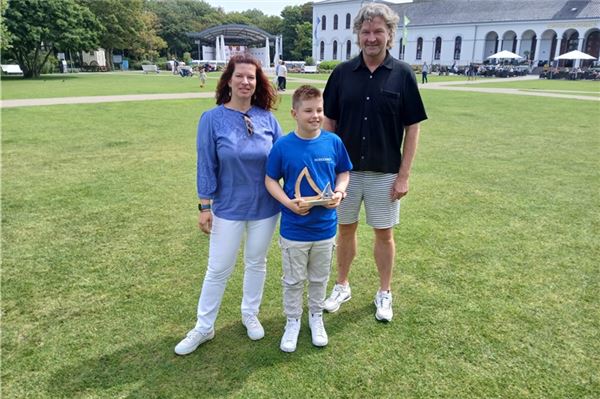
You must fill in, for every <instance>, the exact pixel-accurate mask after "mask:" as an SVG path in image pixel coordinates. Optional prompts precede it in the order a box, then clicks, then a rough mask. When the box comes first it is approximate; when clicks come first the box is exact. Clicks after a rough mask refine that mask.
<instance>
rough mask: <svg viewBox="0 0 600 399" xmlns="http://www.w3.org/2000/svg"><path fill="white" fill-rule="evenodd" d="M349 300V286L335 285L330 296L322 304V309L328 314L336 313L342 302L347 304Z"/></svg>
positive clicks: (350, 293) (350, 295)
mask: <svg viewBox="0 0 600 399" xmlns="http://www.w3.org/2000/svg"><path fill="white" fill-rule="evenodd" d="M351 298H352V290H351V289H350V284H347V285H341V284H335V285H334V286H333V290H331V295H330V296H329V298H327V300H326V301H325V303H324V304H323V308H324V309H325V310H326V311H328V312H329V313H334V312H337V311H338V309H339V308H340V305H341V304H342V303H344V302H348V301H349V300H350V299H351Z"/></svg>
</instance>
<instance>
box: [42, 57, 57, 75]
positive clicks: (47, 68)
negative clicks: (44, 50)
mask: <svg viewBox="0 0 600 399" xmlns="http://www.w3.org/2000/svg"><path fill="white" fill-rule="evenodd" d="M55 72H58V59H57V58H56V57H55V56H54V55H50V56H49V57H48V60H47V61H46V63H45V64H44V66H43V67H42V73H44V74H46V73H55Z"/></svg>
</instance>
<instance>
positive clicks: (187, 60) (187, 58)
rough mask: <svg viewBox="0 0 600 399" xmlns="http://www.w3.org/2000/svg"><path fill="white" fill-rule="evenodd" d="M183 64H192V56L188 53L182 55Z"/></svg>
mask: <svg viewBox="0 0 600 399" xmlns="http://www.w3.org/2000/svg"><path fill="white" fill-rule="evenodd" d="M183 62H185V64H186V65H191V63H192V54H190V53H189V52H188V51H186V52H185V53H183Z"/></svg>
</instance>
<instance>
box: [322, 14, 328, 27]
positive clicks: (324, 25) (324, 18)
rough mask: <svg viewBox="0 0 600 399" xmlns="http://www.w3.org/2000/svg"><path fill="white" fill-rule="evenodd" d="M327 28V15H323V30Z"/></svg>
mask: <svg viewBox="0 0 600 399" xmlns="http://www.w3.org/2000/svg"><path fill="white" fill-rule="evenodd" d="M325 29H327V17H326V16H325V15H323V16H322V17H321V30H325Z"/></svg>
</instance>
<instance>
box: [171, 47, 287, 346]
mask: <svg viewBox="0 0 600 399" xmlns="http://www.w3.org/2000/svg"><path fill="white" fill-rule="evenodd" d="M216 97H217V104H218V105H217V107H215V108H213V109H211V110H208V111H206V112H204V113H203V114H202V117H201V118H200V122H199V124H198V135H197V152H198V163H197V190H198V209H199V213H198V226H199V227H200V230H202V231H203V232H204V233H206V234H210V243H209V248H208V267H207V270H206V275H205V276H204V283H203V285H202V291H201V293H200V298H199V300H198V311H197V321H196V325H195V326H194V328H193V329H191V330H190V331H189V332H188V334H187V336H186V337H185V338H184V339H183V340H182V341H181V342H179V344H177V346H176V347H175V353H176V354H178V355H187V354H189V353H192V352H193V351H195V350H196V348H197V347H198V346H199V345H200V344H202V343H204V342H206V341H209V340H211V339H213V337H214V336H215V321H216V319H217V314H218V312H219V308H220V307H221V301H222V299H223V294H224V292H225V286H226V285H227V281H228V280H229V276H230V275H231V273H232V272H233V269H234V266H235V264H236V258H237V254H238V252H239V250H240V246H241V243H242V241H245V244H244V283H243V295H242V304H241V313H242V324H243V325H244V326H245V327H246V330H247V333H248V337H249V338H250V339H251V340H259V339H261V338H263V337H264V335H265V331H264V329H263V327H262V325H261V323H260V321H259V320H258V314H259V310H260V309H259V308H260V303H261V301H262V295H263V287H264V284H265V275H266V271H267V267H266V260H267V251H268V249H269V246H270V245H271V239H272V237H273V232H274V231H275V226H276V224H277V220H278V218H279V204H278V203H277V201H276V200H275V199H274V198H273V197H272V196H271V195H270V194H269V192H268V191H267V189H266V187H265V185H264V180H265V171H266V163H267V156H268V154H269V151H270V150H271V147H272V146H273V144H274V143H275V142H276V141H277V140H278V139H279V138H280V137H281V127H280V126H279V123H278V122H277V120H276V119H275V117H274V116H273V114H272V113H271V110H272V109H273V108H274V105H275V102H276V99H277V93H276V92H275V89H274V88H273V86H272V85H271V83H270V82H269V80H268V78H267V76H266V75H265V74H264V72H263V71H262V69H261V67H260V63H259V62H258V61H257V60H256V59H255V58H253V57H252V56H250V55H247V54H243V55H235V56H233V57H231V59H230V60H229V63H228V64H227V67H226V69H225V71H224V72H223V74H222V75H221V78H220V79H219V82H218V83H217V89H216Z"/></svg>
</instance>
